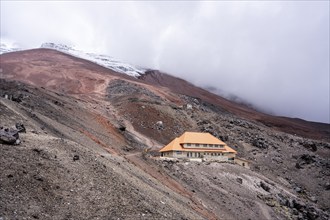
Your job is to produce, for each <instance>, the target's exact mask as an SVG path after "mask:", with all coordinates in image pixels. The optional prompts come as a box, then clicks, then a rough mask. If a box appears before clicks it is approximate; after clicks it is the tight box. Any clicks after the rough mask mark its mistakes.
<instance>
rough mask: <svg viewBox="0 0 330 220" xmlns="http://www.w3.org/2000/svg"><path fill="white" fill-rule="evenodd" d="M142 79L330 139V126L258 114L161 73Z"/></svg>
mask: <svg viewBox="0 0 330 220" xmlns="http://www.w3.org/2000/svg"><path fill="white" fill-rule="evenodd" d="M140 79H141V80H143V81H145V82H147V83H149V84H151V85H154V86H162V87H166V88H169V89H170V90H171V91H173V92H175V93H179V94H184V95H188V96H192V97H196V98H200V99H202V100H204V101H206V102H209V103H211V104H214V105H215V106H218V107H219V108H221V109H223V110H225V111H228V112H231V113H234V114H236V115H237V116H240V117H243V118H245V119H248V120H256V121H258V122H261V123H263V124H265V125H267V126H269V127H273V128H275V129H278V130H280V131H284V132H288V133H290V134H296V135H299V136H303V137H309V138H313V139H326V140H329V139H330V125H329V124H325V123H317V122H309V121H305V120H302V119H294V118H288V117H277V116H272V115H268V114H264V113H261V112H257V111H255V110H254V109H251V108H249V107H248V106H245V105H242V104H237V103H234V102H232V101H229V100H227V99H225V98H222V97H220V96H217V95H215V94H213V93H211V92H208V91H206V90H204V89H202V88H199V87H197V86H194V85H193V84H191V83H189V82H187V81H185V80H182V79H179V78H177V77H174V76H171V75H168V74H165V73H161V72H159V71H149V72H148V73H147V74H144V75H142V76H141V77H140Z"/></svg>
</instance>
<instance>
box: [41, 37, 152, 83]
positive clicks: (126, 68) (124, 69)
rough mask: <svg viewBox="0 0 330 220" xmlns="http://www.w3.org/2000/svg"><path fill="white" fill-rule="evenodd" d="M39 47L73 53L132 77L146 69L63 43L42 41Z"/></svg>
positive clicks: (139, 74)
mask: <svg viewBox="0 0 330 220" xmlns="http://www.w3.org/2000/svg"><path fill="white" fill-rule="evenodd" d="M41 48H49V49H54V50H58V51H61V52H64V53H67V54H70V55H73V56H75V57H79V58H82V59H86V60H89V61H91V62H94V63H97V64H99V65H101V66H104V67H106V68H108V69H111V70H114V71H116V72H119V73H124V74H127V75H130V76H134V77H138V76H141V75H142V74H144V73H145V71H146V69H144V68H140V67H137V66H133V65H131V64H128V63H124V62H122V61H120V60H117V59H115V58H113V57H110V56H107V55H100V54H94V53H85V52H83V51H80V50H75V49H73V48H72V47H69V46H67V45H64V44H54V43H44V44H42V45H41Z"/></svg>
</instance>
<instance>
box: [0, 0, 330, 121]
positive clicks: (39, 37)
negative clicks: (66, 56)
mask: <svg viewBox="0 0 330 220" xmlns="http://www.w3.org/2000/svg"><path fill="white" fill-rule="evenodd" d="M4 39H10V40H15V41H16V42H18V43H19V44H20V45H21V46H22V47H25V48H32V47H39V46H40V45H41V43H43V42H48V41H51V42H56V43H65V44H69V45H74V46H76V47H77V48H79V49H83V50H87V51H91V52H97V53H105V54H109V55H112V56H114V57H116V58H119V59H122V60H125V61H127V62H130V63H133V64H136V65H140V66H145V67H150V68H155V69H160V70H162V71H164V72H168V73H170V74H172V75H176V76H179V77H182V78H184V79H187V80H189V81H191V82H193V83H195V84H197V85H199V86H205V87H206V86H212V87H215V88H218V89H219V90H221V91H224V92H225V93H226V94H235V95H237V96H239V97H240V98H242V99H243V100H246V101H247V102H250V103H252V104H253V105H255V106H256V107H258V108H261V109H264V110H267V111H269V112H273V113H275V114H277V115H285V116H290V117H299V118H304V119H306V120H312V121H322V122H326V123H329V122H330V116H329V115H330V114H329V111H330V110H329V106H330V103H329V102H330V101H329V100H330V95H329V94H330V91H329V84H330V80H329V2H328V1H315V2H314V1H300V2H295V1H289V2H284V1H279V2H275V1H274V2H273V1H268V2H258V1H257V2H249V1H247V2H236V1H234V2H205V1H203V2H162V1H161V2H123V3H121V2H111V1H109V2H107V1H105V2H98V1H97V2H74V1H73V2H68V3H67V2H52V1H49V2H39V1H36V2H24V1H22V2H9V1H8V2H7V1H5V2H3V1H2V2H1V40H4Z"/></svg>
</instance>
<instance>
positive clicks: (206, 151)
mask: <svg viewBox="0 0 330 220" xmlns="http://www.w3.org/2000/svg"><path fill="white" fill-rule="evenodd" d="M159 152H160V153H161V157H170V158H187V159H190V158H191V159H193V158H206V159H214V160H220V161H233V160H234V159H235V157H236V154H237V152H236V151H235V150H234V149H232V148H230V147H229V146H228V145H227V144H226V143H225V142H223V141H221V140H219V139H218V138H216V137H214V136H213V135H211V134H210V133H200V132H185V133H184V134H182V135H181V136H180V137H178V138H175V139H174V140H172V141H171V142H170V143H169V144H168V145H166V146H165V147H163V148H162V149H160V150H159Z"/></svg>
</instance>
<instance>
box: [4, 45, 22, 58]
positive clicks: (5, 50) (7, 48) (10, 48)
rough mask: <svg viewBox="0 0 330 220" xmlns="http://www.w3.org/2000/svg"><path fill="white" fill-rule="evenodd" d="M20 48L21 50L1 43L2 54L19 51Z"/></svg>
mask: <svg viewBox="0 0 330 220" xmlns="http://www.w3.org/2000/svg"><path fill="white" fill-rule="evenodd" d="M18 50H21V49H20V48H17V47H11V46H9V45H7V44H4V43H1V45H0V55H1V54H3V53H9V52H14V51H18Z"/></svg>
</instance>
